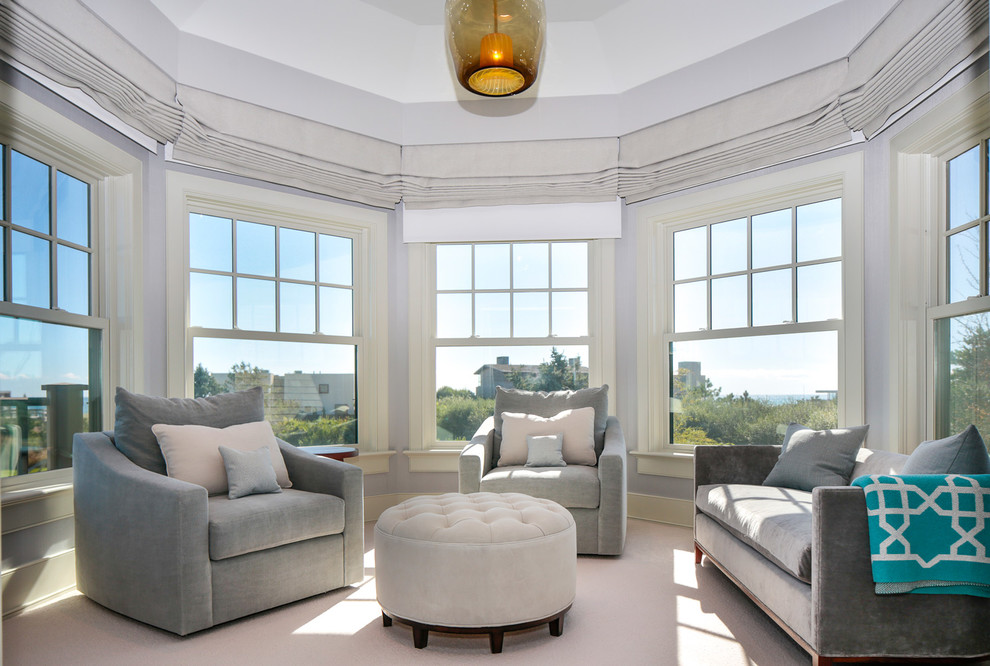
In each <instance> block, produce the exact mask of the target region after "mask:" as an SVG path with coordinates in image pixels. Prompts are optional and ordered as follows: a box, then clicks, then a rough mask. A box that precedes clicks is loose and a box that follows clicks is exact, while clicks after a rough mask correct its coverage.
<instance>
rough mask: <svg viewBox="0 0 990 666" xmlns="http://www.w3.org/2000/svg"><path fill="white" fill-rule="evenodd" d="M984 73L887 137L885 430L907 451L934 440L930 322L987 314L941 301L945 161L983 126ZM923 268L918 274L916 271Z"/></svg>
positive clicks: (972, 305) (987, 103) (987, 99)
mask: <svg viewBox="0 0 990 666" xmlns="http://www.w3.org/2000/svg"><path fill="white" fill-rule="evenodd" d="M988 84H990V74H988V73H987V72H984V73H983V74H981V75H980V76H978V77H977V78H976V79H974V80H973V81H971V82H970V83H968V84H967V85H965V86H964V87H962V88H960V89H959V90H958V91H957V92H955V93H954V94H953V95H952V96H950V97H949V98H948V99H946V100H945V101H944V102H942V103H941V104H939V105H938V106H937V107H936V108H934V109H932V110H931V111H929V112H928V113H927V114H925V115H924V116H923V117H922V118H920V119H919V120H917V121H915V122H914V123H912V124H911V126H910V127H908V128H906V129H905V130H903V131H902V132H900V133H899V134H897V136H895V137H894V138H893V139H892V140H891V146H890V173H891V189H892V192H891V226H890V234H891V235H890V247H891V262H890V264H891V266H890V285H891V286H890V304H891V305H890V322H891V327H890V338H889V346H890V349H891V354H892V355H891V359H890V377H889V381H888V382H887V385H888V386H889V387H890V390H891V391H892V393H893V395H892V396H891V400H892V403H891V404H892V405H893V409H891V410H890V412H891V413H890V423H889V432H890V433H891V434H892V435H893V437H894V439H895V441H896V443H897V450H898V451H900V452H901V453H910V452H911V451H913V450H914V449H915V447H917V446H918V444H920V443H921V442H922V441H924V440H926V439H932V438H933V437H934V436H935V362H934V353H935V330H934V329H935V325H934V322H935V320H936V319H941V318H944V317H953V316H959V315H965V314H971V313H974V312H983V311H987V310H988V309H990V305H988V299H990V297H983V298H978V299H970V300H966V301H961V302H958V303H951V304H942V300H941V297H940V294H941V293H942V292H943V287H944V278H943V276H942V275H941V273H942V270H941V268H940V267H941V262H942V256H943V255H942V251H941V250H942V248H941V246H942V242H943V238H942V237H943V235H942V233H941V231H940V226H939V225H940V224H941V222H942V221H943V220H944V210H945V206H946V202H945V163H946V159H945V158H946V157H948V156H950V155H952V154H954V153H956V152H958V151H959V149H960V148H962V146H964V145H965V144H966V143H967V142H970V143H972V142H975V141H976V140H977V139H978V138H979V137H980V136H982V135H983V134H985V133H986V132H987V131H988V129H990V94H988V93H987V88H988ZM919 265H920V266H922V270H919V269H918V266H919Z"/></svg>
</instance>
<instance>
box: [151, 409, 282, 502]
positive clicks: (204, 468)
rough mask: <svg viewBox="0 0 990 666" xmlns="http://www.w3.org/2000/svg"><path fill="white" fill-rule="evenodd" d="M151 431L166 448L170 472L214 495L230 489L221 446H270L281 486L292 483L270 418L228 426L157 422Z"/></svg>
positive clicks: (177, 477) (166, 459)
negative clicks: (215, 426) (216, 426)
mask: <svg viewBox="0 0 990 666" xmlns="http://www.w3.org/2000/svg"><path fill="white" fill-rule="evenodd" d="M151 431H152V432H153V433H155V437H156V438H157V439H158V446H160V447H161V449H162V455H163V456H164V457H165V469H166V472H167V473H168V475H169V476H170V477H172V478H174V479H180V480H182V481H188V482H189V483H195V484H196V485H200V486H203V487H204V488H206V491H207V492H208V493H209V494H210V495H219V494H221V493H226V492H227V472H226V470H225V469H224V465H223V456H221V455H220V447H221V446H226V447H228V448H231V449H236V450H238V451H254V450H256V449H260V448H261V447H263V446H267V447H268V452H269V454H270V455H271V459H272V467H273V468H274V469H275V478H276V479H278V485H279V486H280V487H282V488H290V487H291V486H292V482H290V481H289V471H288V470H287V469H286V468H285V460H284V459H283V458H282V452H281V451H279V449H278V442H277V441H276V440H275V433H273V432H272V426H271V424H270V423H268V421H254V422H252V423H241V424H240V425H232V426H230V427H227V428H210V427H208V426H199V425H165V424H163V423H157V424H155V425H153V426H151Z"/></svg>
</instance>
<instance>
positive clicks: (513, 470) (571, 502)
mask: <svg viewBox="0 0 990 666" xmlns="http://www.w3.org/2000/svg"><path fill="white" fill-rule="evenodd" d="M481 492H486V493H524V494H526V495H529V496H531V497H542V498H543V499H548V500H553V501H554V502H556V503H557V504H560V505H561V506H564V507H567V508H568V509H597V508H598V500H599V497H600V496H601V485H600V484H599V481H598V468H597V467H588V466H586V465H568V466H567V467H525V466H522V465H514V466H511V467H496V468H495V469H493V470H492V471H491V472H489V473H488V474H485V476H483V477H482V478H481Z"/></svg>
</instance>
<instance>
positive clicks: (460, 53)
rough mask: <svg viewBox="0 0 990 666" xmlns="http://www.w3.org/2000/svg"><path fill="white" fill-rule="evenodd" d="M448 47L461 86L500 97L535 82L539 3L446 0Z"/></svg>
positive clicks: (541, 18) (541, 21)
mask: <svg viewBox="0 0 990 666" xmlns="http://www.w3.org/2000/svg"><path fill="white" fill-rule="evenodd" d="M446 13H447V22H446V27H447V48H448V50H449V51H450V57H451V59H452V60H453V62H454V71H455V72H456V73H457V80H458V81H460V83H461V85H462V86H464V87H465V88H467V89H468V90H470V91H471V92H473V93H475V94H478V95H485V96H487V97H504V96H506V95H515V94H516V93H520V92H522V91H523V90H526V89H527V88H529V87H530V86H531V85H533V83H534V82H535V81H536V75H537V72H538V70H539V67H540V59H541V57H542V56H543V34H544V29H545V25H546V9H545V8H544V6H543V0H447V8H446Z"/></svg>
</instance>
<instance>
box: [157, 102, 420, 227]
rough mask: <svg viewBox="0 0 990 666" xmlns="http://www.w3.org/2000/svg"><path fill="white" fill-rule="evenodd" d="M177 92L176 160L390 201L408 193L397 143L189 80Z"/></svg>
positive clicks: (377, 203)
mask: <svg viewBox="0 0 990 666" xmlns="http://www.w3.org/2000/svg"><path fill="white" fill-rule="evenodd" d="M178 98H179V101H180V102H182V105H183V108H184V109H185V112H186V115H185V119H184V122H183V125H182V131H181V132H180V134H179V136H178V138H177V139H176V141H175V147H174V149H173V157H174V158H175V159H177V160H181V161H184V162H189V163H191V164H197V165H200V166H207V167H212V168H215V169H222V170H224V171H229V172H231V173H237V174H240V175H244V176H250V177H253V178H258V179H261V180H267V181H271V182H275V183H281V184H283V185H291V186H294V187H298V188H301V189H304V190H309V191H312V192H319V193H321V194H328V195H330V196H335V197H339V198H341V199H346V200H348V201H358V202H361V203H366V204H369V205H372V206H380V207H383V208H392V207H394V206H395V204H396V203H398V202H399V199H400V198H401V190H400V177H399V165H400V153H401V149H400V147H399V146H398V145H396V144H394V143H389V142H387V141H382V140H380V139H374V138H371V137H367V136H363V135H361V134H356V133H354V132H348V131H347V130H342V129H338V128H336V127H331V126H330V125H324V124H322V123H318V122H315V121H312V120H306V119H303V118H299V117H297V116H293V115H290V114H287V113H282V112H281V111H273V110H271V109H266V108H264V107H261V106H256V105H254V104H249V103H247V102H242V101H240V100H235V99H231V98H229V97H223V96H221V95H217V94H215V93H211V92H207V91H204V90H198V89H196V88H190V87H187V86H182V85H180V86H179V92H178Z"/></svg>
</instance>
